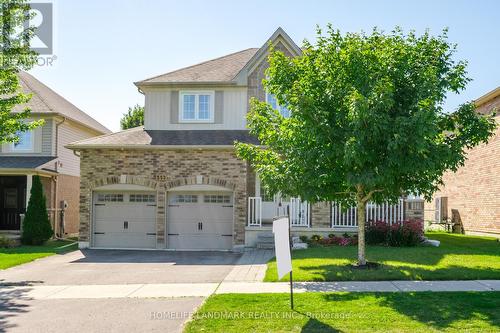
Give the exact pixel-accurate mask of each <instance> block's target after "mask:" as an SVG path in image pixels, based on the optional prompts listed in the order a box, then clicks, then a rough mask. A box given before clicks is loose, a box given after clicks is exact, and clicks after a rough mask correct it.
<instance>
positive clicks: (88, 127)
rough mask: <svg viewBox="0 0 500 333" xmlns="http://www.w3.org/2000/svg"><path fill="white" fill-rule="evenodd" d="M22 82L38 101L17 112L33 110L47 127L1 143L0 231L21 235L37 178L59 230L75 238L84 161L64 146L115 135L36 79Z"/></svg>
mask: <svg viewBox="0 0 500 333" xmlns="http://www.w3.org/2000/svg"><path fill="white" fill-rule="evenodd" d="M19 79H20V84H21V87H22V89H23V91H24V92H26V93H29V94H32V97H31V100H30V101H29V102H28V104H27V105H23V106H19V107H18V108H17V109H18V110H20V109H24V108H25V107H29V108H30V109H31V115H30V119H44V120H45V123H44V125H43V126H41V127H38V128H36V129H35V130H33V131H29V132H25V133H20V141H19V142H18V143H16V144H13V143H5V144H3V145H2V144H0V232H11V233H12V232H14V233H18V232H19V230H20V228H21V216H22V214H24V213H25V212H26V207H27V203H28V200H29V196H30V190H31V184H32V177H33V176H34V175H38V176H40V177H41V181H42V184H43V187H44V192H45V196H46V198H47V208H48V212H49V215H50V219H51V222H52V224H53V226H54V227H55V231H56V232H57V234H59V235H62V234H63V233H64V234H75V233H77V232H78V224H79V197H80V193H79V183H80V161H79V157H78V156H77V155H75V154H74V152H73V151H71V150H69V149H67V148H65V147H64V146H65V145H67V144H68V143H70V142H73V141H76V140H82V139H86V138H90V137H94V136H97V135H102V134H108V133H110V131H109V130H108V129H107V128H105V127H104V126H102V125H101V124H100V123H98V122H97V121H96V120H94V119H93V118H91V117H90V116H89V115H87V114H85V113H84V112H83V111H81V110H80V109H78V108H77V107H76V106H74V105H73V104H71V103H70V102H68V101H67V100H66V99H64V98H63V97H61V96H60V95H58V94H57V93H55V92H54V91H53V90H51V89H50V88H49V87H47V86H46V85H44V84H43V83H41V82H40V81H38V80H37V79H35V78H34V77H33V76H32V75H30V74H28V73H25V72H21V73H20V74H19ZM64 203H66V208H64ZM62 210H63V211H64V214H61V211H62Z"/></svg>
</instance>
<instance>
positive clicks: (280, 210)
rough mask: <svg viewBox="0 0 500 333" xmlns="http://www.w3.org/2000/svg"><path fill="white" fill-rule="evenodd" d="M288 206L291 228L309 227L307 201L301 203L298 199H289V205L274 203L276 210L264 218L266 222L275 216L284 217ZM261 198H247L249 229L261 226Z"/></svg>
mask: <svg viewBox="0 0 500 333" xmlns="http://www.w3.org/2000/svg"><path fill="white" fill-rule="evenodd" d="M288 205H289V206H290V219H291V224H292V226H295V227H309V226H310V225H311V221H310V215H311V214H310V205H309V203H308V202H307V201H302V200H300V198H290V203H289V204H288V203H286V204H283V205H280V204H279V203H276V209H273V210H272V211H273V213H272V214H271V215H269V216H264V218H266V219H267V220H266V221H268V220H269V221H271V220H272V218H274V217H276V216H282V215H286V208H287V206H288ZM268 213H269V212H268ZM262 217H263V216H262V198H261V197H249V198H248V213H247V225H248V226H249V227H261V226H262Z"/></svg>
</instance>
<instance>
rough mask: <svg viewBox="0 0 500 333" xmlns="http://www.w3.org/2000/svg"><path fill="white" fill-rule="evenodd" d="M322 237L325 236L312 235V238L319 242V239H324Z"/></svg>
mask: <svg viewBox="0 0 500 333" xmlns="http://www.w3.org/2000/svg"><path fill="white" fill-rule="evenodd" d="M322 239H323V237H321V236H320V235H312V236H311V240H312V241H313V242H319V241H320V240H322Z"/></svg>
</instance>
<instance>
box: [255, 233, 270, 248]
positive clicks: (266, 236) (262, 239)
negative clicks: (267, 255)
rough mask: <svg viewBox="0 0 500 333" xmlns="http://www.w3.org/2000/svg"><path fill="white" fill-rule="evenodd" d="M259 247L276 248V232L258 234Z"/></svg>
mask: <svg viewBox="0 0 500 333" xmlns="http://www.w3.org/2000/svg"><path fill="white" fill-rule="evenodd" d="M257 248H258V249H274V234H272V233H261V234H259V235H258V236H257Z"/></svg>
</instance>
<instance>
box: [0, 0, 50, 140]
mask: <svg viewBox="0 0 500 333" xmlns="http://www.w3.org/2000/svg"><path fill="white" fill-rule="evenodd" d="M32 15H33V14H31V13H30V6H29V4H28V2H27V1H25V0H3V1H0V25H1V26H0V29H1V36H0V38H1V39H0V51H1V54H0V143H4V142H17V141H19V136H18V133H19V132H25V131H28V130H31V129H33V128H35V127H37V126H40V125H41V124H42V123H43V121H41V120H39V121H31V122H29V121H26V119H27V118H28V117H29V114H30V110H29V109H27V108H25V109H24V110H21V109H19V110H16V107H17V106H19V105H22V104H26V103H27V102H28V101H29V100H30V98H31V96H29V95H27V94H24V93H23V92H22V90H21V86H20V85H19V78H18V73H19V71H21V70H29V69H31V68H32V67H33V65H34V64H35V61H36V56H37V54H36V53H35V52H34V51H32V50H31V49H30V41H31V38H32V37H33V32H34V28H33V27H27V28H25V27H24V24H25V22H29V19H30V18H31V17H32ZM15 111H18V112H15Z"/></svg>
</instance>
